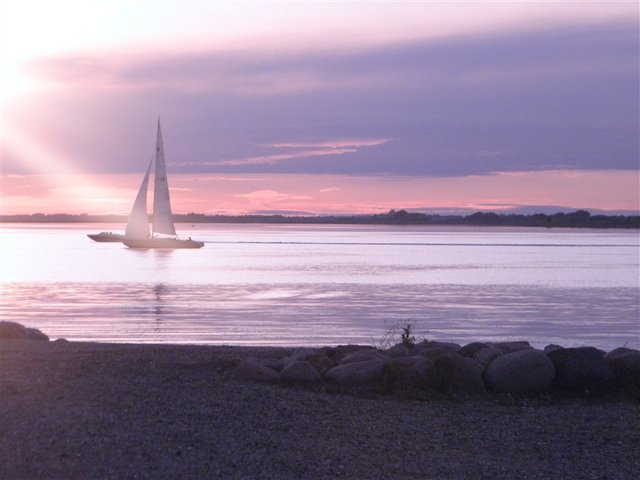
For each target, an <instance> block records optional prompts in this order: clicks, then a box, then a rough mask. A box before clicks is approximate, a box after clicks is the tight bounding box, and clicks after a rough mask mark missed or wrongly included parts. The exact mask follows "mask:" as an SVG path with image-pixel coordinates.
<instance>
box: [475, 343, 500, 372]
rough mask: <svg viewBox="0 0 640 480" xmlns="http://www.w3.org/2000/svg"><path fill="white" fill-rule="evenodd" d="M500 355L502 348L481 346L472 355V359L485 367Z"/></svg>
mask: <svg viewBox="0 0 640 480" xmlns="http://www.w3.org/2000/svg"><path fill="white" fill-rule="evenodd" d="M500 356H502V350H500V349H498V348H496V347H494V346H492V345H489V346H488V347H487V348H481V349H480V350H478V351H477V352H476V353H475V354H474V355H473V359H474V360H475V361H476V362H478V363H479V364H481V365H482V366H484V367H485V368H486V367H488V366H489V364H490V363H491V362H493V361H494V360H495V359H496V358H498V357H500Z"/></svg>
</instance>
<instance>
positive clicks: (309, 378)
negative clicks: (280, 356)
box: [280, 360, 321, 383]
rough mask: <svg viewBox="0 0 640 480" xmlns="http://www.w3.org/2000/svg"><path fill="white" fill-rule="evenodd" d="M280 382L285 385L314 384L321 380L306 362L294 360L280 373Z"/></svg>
mask: <svg viewBox="0 0 640 480" xmlns="http://www.w3.org/2000/svg"><path fill="white" fill-rule="evenodd" d="M280 380H282V381H283V382H286V383H314V382H319V381H320V380H321V377H320V374H319V373H318V371H317V370H316V369H315V368H313V366H312V365H311V364H310V363H309V362H307V361H306V360H295V361H294V362H293V363H291V364H290V365H288V366H286V367H285V368H283V369H282V371H281V372H280Z"/></svg>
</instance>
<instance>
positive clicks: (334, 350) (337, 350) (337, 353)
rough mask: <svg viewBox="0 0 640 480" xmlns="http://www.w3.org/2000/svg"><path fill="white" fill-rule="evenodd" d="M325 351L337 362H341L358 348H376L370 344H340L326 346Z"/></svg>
mask: <svg viewBox="0 0 640 480" xmlns="http://www.w3.org/2000/svg"><path fill="white" fill-rule="evenodd" d="M323 350H324V353H325V354H326V355H327V357H329V358H330V359H331V361H333V363H335V364H336V365H337V364H339V363H340V360H342V359H343V358H344V357H345V356H347V355H348V354H350V353H353V352H357V351H358V350H375V347H372V346H370V345H351V344H349V345H338V346H337V347H325V348H323Z"/></svg>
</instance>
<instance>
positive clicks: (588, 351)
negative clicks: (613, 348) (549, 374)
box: [547, 347, 615, 390]
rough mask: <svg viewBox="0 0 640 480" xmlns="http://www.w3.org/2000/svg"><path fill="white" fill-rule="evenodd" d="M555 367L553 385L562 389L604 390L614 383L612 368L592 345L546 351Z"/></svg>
mask: <svg viewBox="0 0 640 480" xmlns="http://www.w3.org/2000/svg"><path fill="white" fill-rule="evenodd" d="M547 356H548V357H549V359H550V360H551V361H552V362H553V366H554V367H555V369H556V376H555V380H554V382H553V384H554V386H555V387H557V388H560V389H563V390H605V389H608V388H611V387H612V386H613V385H614V383H615V375H614V373H613V369H612V368H611V366H610V365H609V364H608V363H607V362H606V360H605V359H604V355H603V354H602V352H600V351H599V350H597V349H596V348H594V347H579V348H560V349H556V350H552V351H550V352H548V353H547Z"/></svg>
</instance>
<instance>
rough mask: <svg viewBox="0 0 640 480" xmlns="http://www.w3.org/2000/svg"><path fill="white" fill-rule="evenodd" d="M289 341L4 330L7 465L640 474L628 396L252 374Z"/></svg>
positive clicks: (216, 474) (1, 438) (635, 409)
mask: <svg viewBox="0 0 640 480" xmlns="http://www.w3.org/2000/svg"><path fill="white" fill-rule="evenodd" d="M283 354H284V350H283V349H277V348H240V347H235V348H234V347H188V346H144V345H98V344H86V343H69V342H33V341H3V342H2V343H1V344H0V355H1V356H0V374H1V376H0V387H1V388H0V478H2V479H23V478H24V479H44V478H55V479H58V478H59V479H75V478H79V479H89V478H91V479H111V478H113V479H138V478H140V479H142V478H153V479H158V478H181V479H189V478H194V479H204V478H224V479H236V478H237V479H241V478H242V479H244V478H246V479H254V478H255V479H259V478H264V479H280V478H283V479H289V478H291V479H298V478H300V479H331V478H349V479H381V478H384V479H483V478H496V479H547V478H549V479H556V478H557V479H569V480H571V479H637V478H640V455H639V452H640V405H638V403H637V402H634V401H632V400H630V399H624V398H622V399H620V398H598V399H593V398H573V399H571V398H566V397H565V398H549V397H546V398H542V399H533V400H523V399H520V400H512V399H510V398H508V397H504V396H498V395H492V394H486V395H474V396H464V397H461V396H443V395H425V396H424V398H420V399H418V398H416V397H415V396H414V398H413V399H408V398H406V397H404V398H401V397H400V396H381V395H376V394H375V393H372V392H368V393H367V392H363V391H359V392H354V391H351V392H349V391H344V390H340V389H337V388H332V387H326V386H316V387H313V388H300V387H284V386H273V385H261V384H252V383H243V382H240V381H238V380H236V379H234V378H233V377H232V376H231V375H229V372H228V368H229V366H230V365H231V364H232V363H233V360H234V358H237V357H238V356H244V355H253V356H282V355H283Z"/></svg>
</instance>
